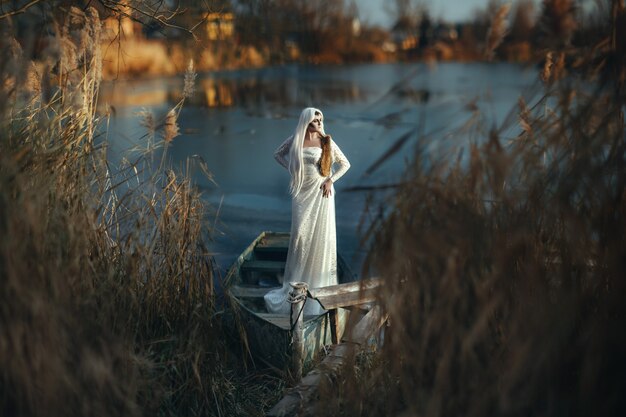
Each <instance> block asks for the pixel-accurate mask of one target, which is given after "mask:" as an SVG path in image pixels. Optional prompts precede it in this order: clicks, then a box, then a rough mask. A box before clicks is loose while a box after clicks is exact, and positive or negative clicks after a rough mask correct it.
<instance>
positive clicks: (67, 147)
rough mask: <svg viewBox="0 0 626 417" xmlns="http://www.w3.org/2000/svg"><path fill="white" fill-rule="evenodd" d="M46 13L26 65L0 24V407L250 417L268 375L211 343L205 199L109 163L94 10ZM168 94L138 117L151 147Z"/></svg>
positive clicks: (214, 328) (170, 124) (166, 175)
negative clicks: (48, 26) (37, 51)
mask: <svg viewBox="0 0 626 417" xmlns="http://www.w3.org/2000/svg"><path fill="white" fill-rule="evenodd" d="M55 18H56V19H55V25H54V33H53V34H52V36H51V37H50V38H49V39H48V41H47V49H46V50H45V51H44V52H43V54H42V55H43V60H42V61H41V62H39V64H38V65H35V64H34V63H33V62H31V61H30V60H29V56H30V52H31V51H29V50H28V49H27V48H29V47H31V46H30V45H25V46H23V45H21V44H20V43H18V42H17V41H15V39H14V38H12V36H11V32H12V27H11V22H10V21H9V20H6V19H5V20H3V21H2V22H1V23H2V28H3V31H4V33H3V36H2V40H1V42H2V45H1V47H0V54H2V56H1V57H0V77H1V78H0V115H1V118H0V124H1V126H0V306H1V307H0V414H1V415H3V416H36V415H45V416H71V415H80V416H85V415H93V416H115V415H124V416H133V415H242V416H247V415H259V414H260V412H261V411H260V410H261V409H262V407H263V404H264V401H268V400H271V398H272V394H271V392H270V387H271V386H272V384H270V383H267V381H261V383H260V382H259V381H256V380H255V379H254V378H258V377H249V376H247V377H244V376H242V375H244V374H243V373H238V372H237V366H236V365H237V363H238V360H239V359H238V358H236V357H235V358H234V359H235V360H233V358H232V357H233V355H232V354H231V353H230V351H229V350H228V349H227V348H226V346H224V344H223V337H222V333H223V330H222V329H221V327H220V320H219V317H220V311H219V310H218V307H217V306H216V297H215V290H214V286H213V285H214V273H213V265H212V258H211V256H210V254H209V252H208V248H207V239H208V238H209V236H210V230H209V228H208V227H207V225H206V222H207V220H209V219H210V216H211V214H210V211H209V210H210V208H209V207H206V205H205V203H204V202H203V200H202V199H201V198H200V195H199V194H198V192H197V191H195V189H194V188H193V187H192V186H191V185H190V181H189V176H188V173H187V172H174V171H169V170H164V169H163V168H162V167H155V166H151V164H150V161H151V160H152V158H151V157H150V155H149V154H148V155H144V156H140V157H138V158H137V160H135V161H133V162H132V163H130V162H129V163H127V164H126V165H124V166H121V167H112V166H110V165H109V163H108V162H107V155H106V152H107V149H106V137H105V134H106V131H105V129H104V124H103V122H105V121H106V120H103V119H101V118H100V117H99V116H98V115H97V114H96V111H95V104H96V101H97V95H98V88H99V82H100V77H101V64H102V62H101V52H100V49H99V45H100V42H99V41H100V39H99V37H100V20H99V16H98V13H97V12H96V11H95V9H93V8H87V9H85V10H84V11H83V10H81V9H78V8H71V9H69V10H67V13H59V15H57V16H55ZM193 80H194V74H193V71H192V68H191V69H190V71H189V74H188V76H187V78H186V83H185V92H184V94H183V97H185V96H188V95H189V94H190V93H191V89H192V85H193ZM183 100H184V98H183ZM181 105H182V101H181V103H179V104H178V105H177V106H175V107H174V108H173V109H172V111H170V112H169V113H168V116H167V117H166V118H165V119H164V120H163V121H158V120H154V119H152V120H150V117H149V116H147V117H146V122H147V127H148V128H149V129H148V130H149V133H148V135H149V136H151V137H153V138H154V140H157V143H156V145H157V147H158V146H165V147H167V143H168V142H169V141H171V140H172V139H173V138H174V137H175V136H176V135H177V133H178V127H177V124H176V123H177V122H176V119H177V116H178V112H179V110H180V106H181ZM153 149H154V147H153ZM200 168H202V169H204V170H206V167H200ZM189 169H191V166H190V167H189ZM262 382H265V383H262ZM268 392H269V393H268Z"/></svg>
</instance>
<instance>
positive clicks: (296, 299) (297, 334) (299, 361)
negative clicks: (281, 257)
mask: <svg viewBox="0 0 626 417" xmlns="http://www.w3.org/2000/svg"><path fill="white" fill-rule="evenodd" d="M289 285H291V288H292V289H291V291H290V292H289V297H288V298H287V301H289V302H290V303H291V317H290V319H289V322H290V323H291V373H292V377H293V378H294V380H295V381H299V380H300V379H302V365H303V363H304V302H305V301H306V293H307V289H308V285H307V284H306V282H290V283H289Z"/></svg>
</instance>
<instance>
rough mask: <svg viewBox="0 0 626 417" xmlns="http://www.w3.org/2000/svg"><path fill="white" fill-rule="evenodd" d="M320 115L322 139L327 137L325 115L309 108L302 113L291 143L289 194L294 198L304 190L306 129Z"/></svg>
mask: <svg viewBox="0 0 626 417" xmlns="http://www.w3.org/2000/svg"><path fill="white" fill-rule="evenodd" d="M316 114H319V116H320V120H321V121H322V123H321V126H320V131H321V133H322V137H325V136H326V134H325V133H324V114H323V113H322V111H321V110H318V109H316V108H313V107H307V108H306V109H304V110H302V113H300V120H298V125H297V126H296V130H295V131H294V132H293V141H292V142H291V149H290V151H289V173H290V174H291V181H290V182H289V192H290V193H291V195H292V196H295V195H297V194H298V193H299V192H300V189H301V188H302V183H303V182H304V174H303V172H302V164H303V161H302V148H303V144H304V136H305V135H306V129H307V127H308V126H309V123H311V122H312V121H313V119H315V115H316Z"/></svg>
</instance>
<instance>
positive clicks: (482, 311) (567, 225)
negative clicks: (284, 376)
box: [318, 2, 626, 416]
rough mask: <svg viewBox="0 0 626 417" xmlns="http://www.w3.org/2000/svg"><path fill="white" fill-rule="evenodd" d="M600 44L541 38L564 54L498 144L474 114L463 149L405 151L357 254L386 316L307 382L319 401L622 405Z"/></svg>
mask: <svg viewBox="0 0 626 417" xmlns="http://www.w3.org/2000/svg"><path fill="white" fill-rule="evenodd" d="M548 3H550V4H555V5H558V6H559V10H564V11H569V10H570V7H569V2H546V4H548ZM620 13H622V14H621V15H619V16H618V18H616V19H614V21H619V19H620V18H622V16H624V14H623V13H624V10H623V8H622V9H620ZM604 21H605V22H606V21H608V19H605V20H604ZM566 23H567V22H565V23H564V24H562V25H560V26H558V27H560V28H562V32H563V33H562V34H561V35H562V36H563V37H564V38H567V37H568V36H570V34H569V33H566V32H567V31H569V30H571V28H572V27H574V24H572V23H567V24H566ZM613 29H615V28H614V27H604V28H602V30H603V32H602V33H603V36H605V37H606V38H608V39H610V36H611V33H612V32H614V30H613ZM562 40H563V41H565V40H566V39H562ZM558 44H559V42H557V41H555V42H551V47H552V46H554V45H558ZM565 44H566V42H563V43H562V45H565ZM607 45H608V42H606V41H603V43H602V44H601V46H600V47H597V45H581V46H579V47H578V48H577V49H573V48H568V49H567V50H559V49H556V50H555V54H557V55H556V56H558V57H559V58H558V60H557V62H561V63H559V64H558V65H559V66H561V65H562V66H563V67H564V68H565V67H566V63H567V62H576V65H577V66H576V68H575V69H573V68H568V69H569V70H570V71H568V73H567V76H565V77H560V76H559V77H555V76H554V73H551V74H549V75H548V76H547V79H549V80H551V81H553V82H550V83H548V84H546V86H545V95H544V96H543V97H541V98H539V99H536V100H535V101H534V102H533V103H532V105H526V102H525V101H524V100H520V103H519V107H520V112H519V123H520V126H521V132H520V133H519V136H517V137H516V138H513V139H512V140H511V142H510V143H508V144H507V143H503V142H504V141H503V138H502V137H501V132H502V131H504V130H505V129H506V128H507V127H509V126H504V127H502V128H500V129H495V128H494V129H491V130H489V131H483V130H481V126H476V128H477V131H479V132H483V134H484V142H483V144H482V145H472V146H471V148H470V152H469V156H468V157H467V158H466V159H463V158H460V159H459V160H457V161H456V162H454V161H453V162H450V161H449V160H440V161H432V159H431V158H428V156H427V155H423V154H421V153H420V152H419V151H418V152H417V154H416V155H415V159H414V162H413V164H412V165H411V166H409V167H408V169H407V171H406V173H405V175H404V179H403V183H402V184H400V185H398V187H397V191H396V195H395V197H394V199H393V201H392V202H391V204H390V206H387V207H385V209H384V210H383V211H382V212H384V213H387V215H385V216H383V217H382V218H381V219H380V220H379V221H378V222H377V223H375V224H374V225H373V226H372V230H371V233H372V235H373V238H372V239H371V241H370V243H371V252H370V255H369V257H368V266H369V269H370V272H371V273H373V274H377V275H380V276H382V277H384V278H385V286H384V289H383V291H382V292H381V294H380V302H381V303H382V305H383V306H384V307H385V308H386V309H387V311H388V312H389V315H390V317H391V321H390V325H389V327H387V328H386V331H385V344H384V346H383V348H382V350H381V352H380V354H379V355H378V356H376V357H375V358H374V360H373V361H371V362H370V363H368V364H366V366H363V363H359V362H356V363H355V364H354V366H353V367H349V368H348V369H346V371H345V374H344V375H343V377H342V378H341V379H340V380H339V381H338V382H337V383H336V384H335V385H334V386H333V388H332V390H329V389H327V390H326V391H323V393H322V397H321V400H320V402H319V404H318V410H319V411H323V413H324V414H325V415H344V416H418V415H419V416H457V415H468V416H487V415H494V416H495V415H507V416H527V415H541V416H562V415H569V416H587V415H623V414H625V413H626V402H625V401H624V399H623V396H622V392H623V390H624V387H626V361H625V360H624V358H625V357H626V356H625V353H626V352H625V349H626V348H625V346H626V333H625V332H624V331H623V328H624V323H625V322H626V308H625V304H624V302H623V294H624V293H625V291H626V287H625V282H624V276H626V265H625V264H624V259H626V241H625V236H626V192H625V190H626V169H625V167H626V142H625V141H624V134H625V130H624V117H623V112H624V106H625V105H626V100H625V97H626V96H625V95H624V85H623V81H622V80H621V78H620V77H619V75H620V74H623V68H619V67H613V68H612V69H611V71H606V72H604V73H603V74H604V77H603V78H601V79H598V78H597V77H596V78H590V77H592V76H594V74H596V73H597V63H598V62H603V61H605V60H607V59H610V58H611V57H614V56H615V55H614V54H615V52H616V50H615V48H611V47H608V46H607ZM616 45H617V43H616ZM561 54H563V56H564V58H560V56H561ZM605 62H606V61H605ZM610 62H611V64H612V65H616V63H615V61H613V60H611V61H610ZM617 62H621V63H623V60H622V61H617ZM559 78H561V80H560V81H559ZM591 80H594V81H591ZM590 83H592V84H591V85H592V87H593V89H592V90H591V91H590V88H589V86H590ZM473 123H476V122H473ZM478 123H480V122H478ZM458 134H459V133H457V135H458Z"/></svg>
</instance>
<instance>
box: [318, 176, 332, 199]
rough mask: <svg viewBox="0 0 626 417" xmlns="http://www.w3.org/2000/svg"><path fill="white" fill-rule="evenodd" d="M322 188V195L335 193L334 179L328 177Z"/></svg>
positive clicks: (328, 195)
mask: <svg viewBox="0 0 626 417" xmlns="http://www.w3.org/2000/svg"><path fill="white" fill-rule="evenodd" d="M320 189H321V190H322V196H324V197H326V198H328V197H330V196H331V195H333V180H331V179H330V178H328V179H327V180H326V181H324V183H323V184H322V186H321V187H320Z"/></svg>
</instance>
